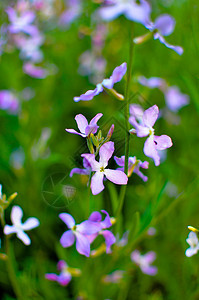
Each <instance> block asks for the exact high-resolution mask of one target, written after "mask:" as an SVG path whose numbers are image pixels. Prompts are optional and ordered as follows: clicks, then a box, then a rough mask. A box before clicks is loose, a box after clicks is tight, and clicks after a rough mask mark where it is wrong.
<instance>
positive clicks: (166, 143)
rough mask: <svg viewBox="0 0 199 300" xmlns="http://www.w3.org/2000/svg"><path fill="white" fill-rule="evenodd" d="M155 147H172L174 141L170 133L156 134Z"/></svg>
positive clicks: (162, 148) (158, 148)
mask: <svg viewBox="0 0 199 300" xmlns="http://www.w3.org/2000/svg"><path fill="white" fill-rule="evenodd" d="M154 142H155V148H156V149H157V150H165V149H167V148H170V147H171V146H172V145H173V143H172V140H171V138H170V137H169V136H168V135H161V136H157V135H155V136H154Z"/></svg>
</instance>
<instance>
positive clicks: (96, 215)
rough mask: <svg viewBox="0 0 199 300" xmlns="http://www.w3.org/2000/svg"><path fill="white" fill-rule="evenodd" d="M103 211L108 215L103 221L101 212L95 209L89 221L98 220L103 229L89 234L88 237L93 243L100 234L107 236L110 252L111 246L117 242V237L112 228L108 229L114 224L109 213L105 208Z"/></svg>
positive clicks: (108, 251) (107, 247)
mask: <svg viewBox="0 0 199 300" xmlns="http://www.w3.org/2000/svg"><path fill="white" fill-rule="evenodd" d="M101 212H102V213H104V214H106V217H105V219H104V220H103V221H102V216H101V214H100V213H99V212H97V211H94V212H93V213H92V214H91V215H90V217H89V218H88V219H89V221H92V222H96V223H97V224H99V225H100V226H101V230H100V231H99V232H98V233H95V234H92V235H90V236H88V238H89V241H90V243H92V242H93V241H94V240H95V238H96V237H97V236H98V235H102V236H103V237H104V238H105V243H106V253H110V251H111V250H110V248H111V246H112V245H113V244H114V243H115V242H116V238H115V236H114V235H113V233H112V232H111V231H110V230H107V228H110V227H111V226H112V223H111V218H110V216H109V214H108V213H107V211H105V210H101Z"/></svg>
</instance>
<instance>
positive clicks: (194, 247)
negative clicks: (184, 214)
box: [185, 231, 199, 257]
mask: <svg viewBox="0 0 199 300" xmlns="http://www.w3.org/2000/svg"><path fill="white" fill-rule="evenodd" d="M186 242H187V243H188V244H189V246H190V247H189V248H188V249H187V250H186V251H185V255H186V256H187V257H190V256H193V255H194V254H197V252H198V251H199V241H198V236H197V234H196V233H195V232H193V231H191V232H190V233H189V235H188V238H187V239H186Z"/></svg>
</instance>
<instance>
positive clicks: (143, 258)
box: [131, 250, 157, 276]
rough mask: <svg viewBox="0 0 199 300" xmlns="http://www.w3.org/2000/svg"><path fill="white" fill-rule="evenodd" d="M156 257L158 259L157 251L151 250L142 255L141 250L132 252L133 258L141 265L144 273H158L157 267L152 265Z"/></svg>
mask: <svg viewBox="0 0 199 300" xmlns="http://www.w3.org/2000/svg"><path fill="white" fill-rule="evenodd" d="M155 259H156V253H155V252H153V251H150V252H148V253H146V254H145V255H141V254H140V251H138V250H135V251H133V252H132V253H131V260H132V261H133V262H135V263H136V265H138V266H139V267H140V269H141V271H142V272H143V273H145V274H147V275H151V276H154V275H156V274H157V267H155V266H151V264H152V263H153V261H154V260H155Z"/></svg>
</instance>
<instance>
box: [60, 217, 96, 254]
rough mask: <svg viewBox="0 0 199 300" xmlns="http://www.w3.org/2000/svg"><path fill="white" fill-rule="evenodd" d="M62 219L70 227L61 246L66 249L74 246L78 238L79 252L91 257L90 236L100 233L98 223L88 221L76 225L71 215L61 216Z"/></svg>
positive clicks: (63, 236) (62, 237) (77, 247)
mask: <svg viewBox="0 0 199 300" xmlns="http://www.w3.org/2000/svg"><path fill="white" fill-rule="evenodd" d="M59 217H60V219H61V220H62V221H63V222H64V223H65V224H66V225H67V226H68V228H69V230H67V231H66V232H64V233H63V235H62V236H61V239H60V243H61V245H62V246H63V247H64V248H66V247H70V246H72V245H73V243H74V242H75V238H76V249H77V251H78V252H79V253H80V254H82V255H85V256H87V257H89V255H90V241H89V239H88V237H87V236H88V235H91V234H94V233H97V232H99V231H100V229H101V226H100V224H97V223H96V222H91V221H89V220H86V221H84V222H82V223H81V224H78V225H75V220H74V219H73V217H72V216H71V215H70V214H67V213H61V214H59Z"/></svg>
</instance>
